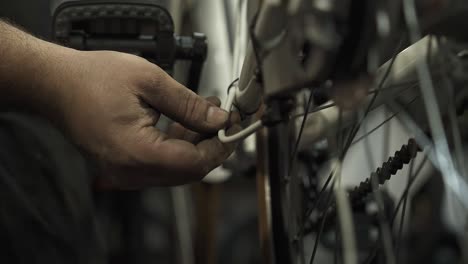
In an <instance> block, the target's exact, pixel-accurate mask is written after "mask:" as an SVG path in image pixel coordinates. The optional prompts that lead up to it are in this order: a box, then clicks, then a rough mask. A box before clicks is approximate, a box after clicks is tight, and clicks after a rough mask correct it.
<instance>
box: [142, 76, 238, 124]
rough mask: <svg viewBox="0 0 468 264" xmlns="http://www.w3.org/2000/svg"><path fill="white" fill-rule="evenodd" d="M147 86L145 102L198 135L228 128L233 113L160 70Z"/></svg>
mask: <svg viewBox="0 0 468 264" xmlns="http://www.w3.org/2000/svg"><path fill="white" fill-rule="evenodd" d="M155 79H156V80H153V81H151V82H149V85H146V87H144V91H143V99H144V100H145V101H146V103H148V104H149V105H151V106H152V107H153V108H155V109H156V110H158V111H160V112H161V113H162V114H164V115H166V116H167V117H169V118H171V119H172V120H174V121H176V122H179V123H180V124H182V125H183V126H184V127H186V128H189V129H191V130H193V131H196V132H214V131H217V130H219V129H221V128H223V127H224V126H225V123H226V122H227V120H228V118H229V114H228V113H227V112H226V111H224V110H222V109H221V108H219V107H218V106H216V105H215V104H213V103H211V102H209V101H208V100H206V99H204V98H202V97H200V96H198V95H197V94H196V93H194V92H193V91H191V90H189V89H187V88H186V87H184V86H183V85H182V84H180V83H178V82H177V81H176V80H174V79H172V78H171V77H170V76H169V75H168V74H166V73H165V72H164V71H162V70H161V69H159V72H158V73H157V74H155Z"/></svg>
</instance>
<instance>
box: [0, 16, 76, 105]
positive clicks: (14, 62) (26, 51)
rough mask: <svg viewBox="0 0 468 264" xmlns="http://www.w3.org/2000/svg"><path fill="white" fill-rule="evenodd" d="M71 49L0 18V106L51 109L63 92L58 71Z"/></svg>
mask: <svg viewBox="0 0 468 264" xmlns="http://www.w3.org/2000/svg"><path fill="white" fill-rule="evenodd" d="M72 52H73V50H71V49H67V48H64V47H60V46H58V45H55V44H52V43H49V42H46V41H43V40H40V39H38V38H35V37H33V36H31V35H29V34H27V33H25V32H23V31H21V30H19V29H17V28H15V27H14V26H11V25H9V24H8V23H6V22H3V21H1V20H0V106H1V109H5V108H6V109H8V110H10V109H14V110H20V111H22V110H32V111H35V112H38V111H39V112H41V113H43V112H46V111H47V112H54V110H56V109H54V108H56V107H57V103H58V102H56V99H57V98H60V96H58V93H61V92H62V91H61V88H60V83H59V82H60V78H57V74H58V73H59V72H60V71H63V70H64V69H63V68H64V67H65V68H66V65H67V63H66V60H67V59H68V58H69V57H70V56H71V53H72Z"/></svg>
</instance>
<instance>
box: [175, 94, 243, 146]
mask: <svg viewBox="0 0 468 264" xmlns="http://www.w3.org/2000/svg"><path fill="white" fill-rule="evenodd" d="M206 100H207V101H209V102H210V103H212V104H214V105H216V106H219V105H221V101H220V100H219V98H218V97H216V96H211V97H207V98H206ZM239 122H240V116H239V115H238V114H232V115H231V116H230V120H229V122H228V124H227V126H228V127H230V126H232V124H237V123H239ZM168 135H169V137H171V138H175V139H182V140H185V141H188V142H191V143H194V144H196V143H198V142H200V141H201V140H202V139H204V138H207V137H211V136H213V135H214V134H213V133H210V134H200V133H196V132H194V131H192V130H190V129H187V128H185V127H184V126H182V125H181V124H180V123H173V124H171V125H170V126H169V129H168Z"/></svg>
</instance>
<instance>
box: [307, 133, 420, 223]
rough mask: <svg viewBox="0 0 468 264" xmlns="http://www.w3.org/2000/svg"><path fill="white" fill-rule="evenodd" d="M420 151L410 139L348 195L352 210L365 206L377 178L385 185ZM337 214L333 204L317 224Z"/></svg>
mask: <svg viewBox="0 0 468 264" xmlns="http://www.w3.org/2000/svg"><path fill="white" fill-rule="evenodd" d="M420 151H421V148H419V146H418V144H417V143H416V141H415V140H414V139H413V138H411V139H409V140H408V143H407V144H405V145H403V146H402V147H401V148H400V150H397V151H396V152H395V154H394V155H393V156H392V157H390V158H389V159H388V160H387V161H386V162H384V163H383V164H382V166H381V167H379V168H377V170H375V171H374V172H372V173H371V175H370V177H368V178H366V179H365V180H364V181H362V182H360V183H359V185H358V186H355V187H354V189H353V190H351V191H350V192H349V193H348V197H349V200H350V202H351V206H352V208H356V207H359V206H362V205H363V204H365V202H366V197H367V196H368V195H369V194H370V193H372V181H373V180H374V179H375V177H377V180H378V183H379V185H382V184H384V183H385V182H386V181H387V180H389V179H390V178H391V177H392V176H393V175H396V174H397V172H398V171H399V170H401V169H402V168H403V165H405V164H408V163H410V162H411V160H413V159H414V158H415V157H416V155H417V153H418V152H420ZM335 213H336V204H335V203H333V204H332V205H331V206H330V207H329V208H328V210H327V209H325V211H323V212H321V213H319V215H320V217H319V218H318V219H317V221H315V222H316V223H317V222H320V221H321V219H323V217H327V218H328V219H331V218H330V217H332V218H333V216H334V215H335ZM306 226H308V227H309V228H307V227H306V230H307V231H312V230H311V228H312V226H313V225H307V224H306Z"/></svg>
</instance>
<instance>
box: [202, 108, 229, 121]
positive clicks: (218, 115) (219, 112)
mask: <svg viewBox="0 0 468 264" xmlns="http://www.w3.org/2000/svg"><path fill="white" fill-rule="evenodd" d="M228 118H229V114H228V113H227V112H226V111H224V110H223V109H221V108H218V107H215V106H211V107H210V108H208V112H207V115H206V121H207V122H208V123H213V124H224V123H226V121H227V120H228Z"/></svg>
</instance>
